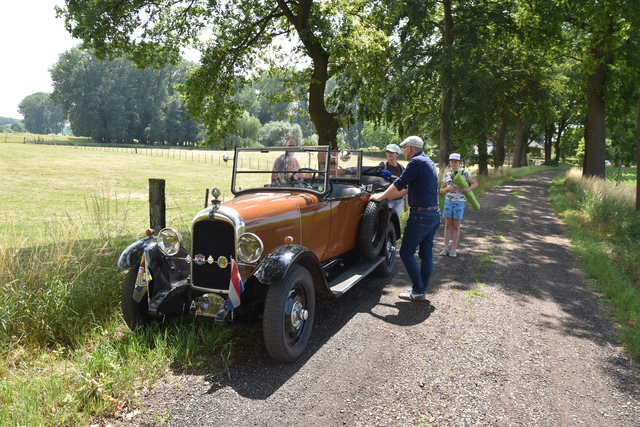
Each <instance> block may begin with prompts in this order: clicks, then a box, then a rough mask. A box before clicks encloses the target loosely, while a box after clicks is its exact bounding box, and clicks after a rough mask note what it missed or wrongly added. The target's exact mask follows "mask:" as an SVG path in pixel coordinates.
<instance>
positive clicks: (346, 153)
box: [340, 149, 351, 162]
mask: <svg viewBox="0 0 640 427" xmlns="http://www.w3.org/2000/svg"><path fill="white" fill-rule="evenodd" d="M349 159H351V150H347V149H344V150H342V151H340V160H342V161H343V162H346V161H349Z"/></svg>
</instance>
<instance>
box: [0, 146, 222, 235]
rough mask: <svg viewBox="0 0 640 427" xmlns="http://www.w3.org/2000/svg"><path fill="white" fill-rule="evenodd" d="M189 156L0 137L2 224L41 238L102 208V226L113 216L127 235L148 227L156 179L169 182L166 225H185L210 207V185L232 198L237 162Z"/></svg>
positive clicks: (98, 214)
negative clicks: (151, 191) (152, 185)
mask: <svg viewBox="0 0 640 427" xmlns="http://www.w3.org/2000/svg"><path fill="white" fill-rule="evenodd" d="M189 153H190V154H191V151H190V152H189ZM207 154H208V155H209V156H213V155H216V154H217V155H218V156H219V157H220V158H221V156H222V152H212V151H207ZM187 158H189V159H190V157H187V156H186V155H184V156H183V157H182V158H175V159H174V158H171V157H154V156H152V155H145V154H143V152H142V151H140V152H139V153H138V154H133V153H131V152H117V151H101V150H91V149H86V148H75V147H69V146H58V147H55V146H46V145H30V144H0V177H1V178H2V190H1V191H0V231H1V229H2V228H3V227H8V226H11V227H14V228H15V230H17V231H19V232H21V233H22V232H26V233H27V234H29V235H31V236H33V237H37V236H41V235H42V233H44V232H46V231H47V229H48V227H49V228H50V226H51V225H52V223H54V222H57V221H61V222H70V223H74V222H82V221H83V219H89V218H92V219H93V218H95V217H96V215H97V218H100V220H98V221H102V222H104V224H96V225H97V226H104V225H106V224H107V223H109V224H110V226H112V227H117V228H119V229H121V230H120V232H119V234H121V235H122V234H129V233H134V234H137V235H139V234H140V233H141V232H143V231H144V229H146V228H147V227H148V218H149V213H148V192H149V190H148V189H149V179H151V178H155V179H164V180H165V181H166V188H165V194H166V200H167V224H168V225H171V224H175V223H180V224H183V223H185V222H188V221H189V220H190V219H191V218H192V217H193V215H195V213H196V212H197V211H198V209H200V208H202V207H203V206H204V198H205V190H206V189H207V188H212V187H214V186H217V187H219V188H220V189H221V190H222V193H223V198H229V197H231V193H230V191H229V188H230V184H231V163H229V164H225V163H224V162H223V161H221V160H220V161H219V162H215V161H214V163H213V164H212V163H199V162H197V161H191V160H186V159H187ZM212 160H213V158H211V157H210V159H209V161H212Z"/></svg>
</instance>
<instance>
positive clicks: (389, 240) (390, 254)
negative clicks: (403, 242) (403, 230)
mask: <svg viewBox="0 0 640 427" xmlns="http://www.w3.org/2000/svg"><path fill="white" fill-rule="evenodd" d="M396 243H397V239H396V228H395V227H394V226H393V224H391V223H389V225H388V226H387V236H386V238H385V242H384V247H383V249H382V254H383V255H384V261H382V264H380V265H378V266H377V267H376V269H375V273H376V274H377V275H378V276H381V277H389V276H391V275H392V274H393V269H394V268H395V266H396Z"/></svg>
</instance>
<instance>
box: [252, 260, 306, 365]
mask: <svg viewBox="0 0 640 427" xmlns="http://www.w3.org/2000/svg"><path fill="white" fill-rule="evenodd" d="M315 305H316V295H315V290H314V288H313V279H312V278H311V274H310V273H309V271H308V270H307V269H306V268H304V267H301V266H294V267H292V268H291V270H290V271H289V274H287V276H286V277H285V278H284V279H282V280H281V281H279V282H277V283H274V284H272V285H271V286H269V290H268V291H267V299H266V301H265V307H264V320H263V333H264V343H265V345H266V347H267V351H268V352H269V355H270V356H271V357H273V358H274V359H275V360H278V361H280V362H294V361H295V360H296V359H298V358H299V357H300V355H302V353H303V352H304V350H305V348H306V347H307V344H308V343H309V338H310V337H311V327H312V326H313V318H314V313H315Z"/></svg>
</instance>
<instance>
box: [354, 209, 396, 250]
mask: <svg viewBox="0 0 640 427" xmlns="http://www.w3.org/2000/svg"><path fill="white" fill-rule="evenodd" d="M388 224H389V202H388V201H387V200H383V201H381V202H369V203H368V204H367V207H366V208H365V210H364V214H363V215H362V222H361V223H360V236H359V248H360V254H361V255H362V257H363V258H364V259H374V258H375V257H377V256H378V255H380V251H381V250H382V247H383V246H384V242H385V234H386V231H387V226H388Z"/></svg>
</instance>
